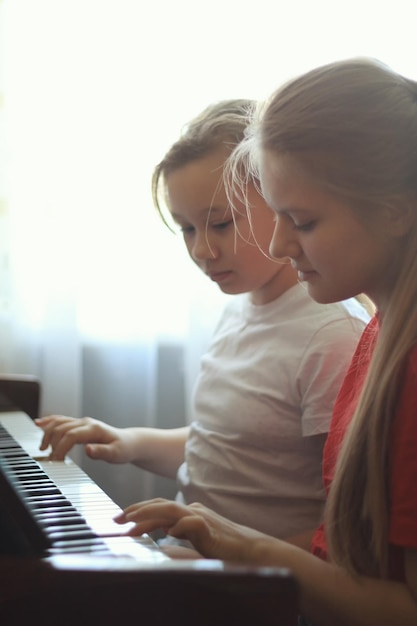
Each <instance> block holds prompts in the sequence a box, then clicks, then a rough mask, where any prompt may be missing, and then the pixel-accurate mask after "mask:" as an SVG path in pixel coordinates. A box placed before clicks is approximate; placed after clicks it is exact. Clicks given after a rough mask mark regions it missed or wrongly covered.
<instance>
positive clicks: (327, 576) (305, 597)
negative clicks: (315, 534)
mask: <svg viewBox="0 0 417 626" xmlns="http://www.w3.org/2000/svg"><path fill="white" fill-rule="evenodd" d="M275 546H277V544H275V542H273V541H272V542H271V541H270V540H269V539H268V540H265V541H264V540H262V539H261V540H260V541H259V542H257V544H256V546H255V547H254V551H253V552H252V555H251V561H252V562H257V563H259V564H261V563H262V564H271V565H277V563H278V564H280V565H282V566H283V567H288V568H289V570H290V571H291V572H292V573H293V574H294V576H295V578H296V579H297V580H298V582H299V584H300V589H301V598H300V600H301V611H302V613H303V615H305V616H306V617H307V618H308V619H309V620H310V621H311V622H312V623H313V624H314V626H335V624H337V626H393V624H395V626H415V624H417V604H416V602H415V601H414V599H413V596H412V594H411V593H410V591H409V588H408V587H407V585H405V584H402V583H397V582H393V581H382V580H377V579H371V578H365V577H358V578H357V579H354V578H352V577H350V576H349V575H348V574H346V572H344V571H343V570H342V569H341V568H339V567H337V566H335V565H332V564H329V563H326V562H324V561H322V560H321V559H319V558H317V557H315V556H313V555H312V554H309V553H307V552H305V551H303V550H300V549H298V548H295V547H293V546H291V545H288V544H284V545H283V544H282V543H281V544H280V545H279V548H278V546H277V547H275Z"/></svg>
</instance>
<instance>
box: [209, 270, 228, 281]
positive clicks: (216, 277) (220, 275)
mask: <svg viewBox="0 0 417 626" xmlns="http://www.w3.org/2000/svg"><path fill="white" fill-rule="evenodd" d="M231 273H232V272H231V271H230V270H226V271H224V272H209V273H208V274H207V275H208V277H209V278H210V279H211V280H212V281H214V282H216V283H219V282H222V281H223V280H225V279H226V278H229V276H230V275H231Z"/></svg>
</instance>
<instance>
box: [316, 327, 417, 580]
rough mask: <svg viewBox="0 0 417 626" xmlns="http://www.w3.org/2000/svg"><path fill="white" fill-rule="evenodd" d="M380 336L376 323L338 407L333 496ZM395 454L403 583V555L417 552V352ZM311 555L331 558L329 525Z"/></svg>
mask: <svg viewBox="0 0 417 626" xmlns="http://www.w3.org/2000/svg"><path fill="white" fill-rule="evenodd" d="M378 330H379V326H378V320H377V318H376V317H374V318H373V319H372V320H371V321H370V323H369V324H368V326H367V327H366V328H365V330H364V332H363V334H362V337H361V339H360V341H359V344H358V347H357V349H356V351H355V354H354V356H353V358H352V362H351V365H350V368H349V370H348V372H347V374H346V377H345V380H344V382H343V384H342V387H341V389H340V392H339V394H338V397H337V399H336V402H335V406H334V410H333V416H332V423H331V426H330V432H329V436H328V438H327V442H326V445H325V448H324V454H323V482H324V486H325V488H326V491H327V492H328V491H329V488H330V485H331V482H332V479H333V476H334V469H335V464H336V459H337V455H338V452H339V449H340V445H341V442H342V440H343V437H344V434H345V432H346V429H347V427H348V425H349V422H350V420H351V418H352V415H353V412H354V410H355V407H356V403H357V400H358V396H359V394H360V391H361V389H362V385H363V382H364V378H365V376H366V373H367V370H368V366H369V362H370V359H371V356H372V352H373V349H374V346H375V342H376V339H377V336H378ZM390 454H391V470H390V471H391V482H390V485H391V486H390V502H391V511H390V524H389V541H390V572H391V576H392V578H395V579H397V580H402V579H403V578H404V569H403V550H402V549H403V548H407V547H408V548H417V347H416V348H415V349H413V350H412V352H411V354H410V356H409V358H408V361H407V364H406V369H405V372H404V383H403V387H402V389H401V391H400V396H399V404H398V412H397V415H396V417H395V420H394V423H393V430H392V441H391V450H390ZM311 551H312V552H313V554H316V555H317V556H319V557H320V558H322V559H326V558H327V546H326V538H325V530H324V526H323V525H321V526H320V527H319V528H318V529H317V531H316V533H315V535H314V537H313V541H312V546H311Z"/></svg>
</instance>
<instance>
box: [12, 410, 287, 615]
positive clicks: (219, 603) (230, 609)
mask: <svg viewBox="0 0 417 626" xmlns="http://www.w3.org/2000/svg"><path fill="white" fill-rule="evenodd" d="M1 433H3V438H1ZM40 437H41V433H40V431H39V429H38V428H37V427H36V426H35V425H34V424H33V422H32V420H31V419H30V418H29V417H28V416H27V415H26V414H25V413H23V412H20V411H10V412H5V413H2V412H0V533H1V537H0V624H1V625H2V626H8V625H12V624H13V625H14V624H16V625H26V624H29V623H30V622H31V623H35V624H37V623H42V624H44V625H45V626H49V625H54V624H57V625H59V626H61V625H62V626H65V625H67V624H68V625H70V624H71V625H73V624H79V625H84V624H102V625H104V626H110V624H112V625H113V624H115V623H122V622H129V623H130V622H132V620H133V623H144V622H145V623H152V624H155V625H157V626H159V625H161V626H162V625H164V626H165V625H166V624H169V623H175V624H177V623H178V624H183V625H185V626H191V625H193V626H194V625H198V626H209V625H210V626H212V625H215V626H235V625H241V626H270V625H271V626H272V625H274V626H296V624H297V608H298V588H297V584H296V582H295V580H294V579H293V577H292V576H291V574H290V573H289V572H288V571H286V570H283V569H280V568H270V567H259V568H250V567H242V566H237V565H234V564H232V563H225V562H222V561H216V560H207V559H197V560H189V561H186V560H182V561H179V560H172V559H168V558H167V557H166V556H165V555H164V554H163V553H162V552H161V551H160V550H159V549H158V548H157V546H156V545H155V544H154V543H153V541H152V539H151V538H150V537H148V536H144V537H141V538H138V539H133V538H131V537H126V536H124V535H121V532H123V530H122V531H121V529H120V526H118V525H116V524H114V523H113V522H112V517H113V515H115V514H116V513H117V512H118V511H119V510H120V509H119V508H118V507H117V505H116V504H115V503H114V502H112V501H111V500H110V498H108V496H107V495H106V494H105V493H104V492H103V491H102V490H101V489H100V488H99V487H98V486H97V485H95V483H93V482H92V481H91V479H89V477H88V476H87V475H86V474H85V473H84V472H82V470H81V469H80V468H78V467H77V466H76V465H75V464H74V463H73V462H72V461H71V460H70V459H67V460H66V461H64V462H61V463H57V462H50V461H49V460H48V458H47V457H46V455H45V454H43V456H40V453H39V442H40ZM11 442H12V443H11ZM11 448H12V449H11ZM16 455H17V459H16ZM20 458H22V459H23V461H24V464H23V469H22V468H21V463H20ZM21 471H22V472H23V475H21V474H20V472H21ZM37 471H39V472H40V473H41V474H43V478H41V484H40V485H38V484H37V483H34V482H33V481H34V480H35V479H36V480H37V477H36V476H35V477H34V478H32V472H35V474H36V473H37ZM27 475H29V483H28V485H29V486H28V485H27V484H26V476H27ZM45 475H46V477H45ZM50 482H52V483H53V487H54V488H53V489H51V488H50ZM42 483H43V484H42ZM45 485H46V491H45V492H44V491H43V489H44V486H45ZM38 489H40V491H39V492H38ZM55 490H58V491H59V494H58V495H56V491H55ZM43 494H45V495H43ZM48 498H49V499H51V504H52V500H54V498H58V500H57V505H56V506H58V507H61V504H60V502H61V501H62V499H63V500H64V504H65V506H64V507H63V508H64V516H65V515H67V516H69V513H67V512H66V511H67V509H66V508H65V507H68V506H70V507H71V508H72V510H74V509H75V512H74V514H71V521H70V522H68V525H67V528H69V530H68V531H66V530H65V526H64V527H63V526H62V525H61V524H60V522H59V526H56V527H55V528H54V526H53V525H52V526H50V525H49V518H48V515H49V514H50V515H52V517H53V518H54V519H55V518H56V517H58V515H57V514H56V513H55V510H54V512H53V513H50V510H51V507H50V506H49V503H48ZM46 504H48V506H46ZM53 506H55V505H53ZM68 510H69V509H68ZM60 514H61V513H59V515H60ZM45 516H46V517H45ZM76 517H80V520H81V526H80V527H78V526H77V525H76V524H78V520H76V521H75V522H74V523H73V518H74V519H75V518H76ZM45 520H46V521H45ZM46 522H48V523H46ZM53 524H57V522H56V521H54V522H53ZM80 528H81V530H80ZM124 530H125V529H124ZM90 531H92V533H93V535H94V537H93V539H91V540H90V538H89V532H90ZM85 533H86V534H85ZM90 542H91V545H90Z"/></svg>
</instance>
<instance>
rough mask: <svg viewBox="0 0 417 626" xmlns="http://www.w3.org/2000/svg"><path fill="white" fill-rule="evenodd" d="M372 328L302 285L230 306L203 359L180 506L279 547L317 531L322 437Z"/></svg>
mask: <svg viewBox="0 0 417 626" xmlns="http://www.w3.org/2000/svg"><path fill="white" fill-rule="evenodd" d="M368 320H369V316H368V315H367V313H366V312H365V310H364V309H363V308H362V307H361V306H360V305H359V304H358V302H357V301H356V300H349V301H347V302H344V303H335V304H327V305H323V304H318V303H316V302H315V301H314V300H312V299H311V298H310V296H309V295H308V293H307V292H306V290H305V289H304V287H302V286H301V285H296V286H294V287H292V288H291V289H289V290H288V291H287V292H286V293H284V294H283V295H282V296H281V297H279V298H278V299H277V300H275V301H274V302H271V303H269V304H266V305H262V306H255V305H253V304H251V302H250V300H249V297H248V295H247V294H245V295H242V296H236V297H235V298H233V299H232V300H231V301H230V303H228V306H227V307H226V309H225V311H224V313H223V315H222V317H221V320H220V323H219V325H218V327H217V329H216V331H215V333H214V336H213V340H212V342H211V346H210V348H209V350H208V352H207V353H206V354H205V355H204V356H203V358H202V362H201V371H200V374H199V377H198V379H197V382H196V386H195V391H194V401H193V407H194V419H193V421H192V423H191V425H190V435H189V438H188V441H187V443H186V448H185V462H184V463H183V464H182V465H181V467H180V468H179V470H178V475H177V481H178V486H179V492H178V494H177V500H178V501H180V502H186V503H187V504H190V503H191V502H201V503H203V504H205V505H207V506H208V507H210V508H211V509H213V510H214V511H216V512H218V513H220V514H221V515H224V516H225V517H227V518H229V519H231V520H233V521H236V522H238V523H241V524H245V525H247V526H250V527H252V528H255V529H257V530H260V531H263V532H265V533H268V534H270V535H273V536H276V537H288V536H291V535H296V534H298V533H301V532H304V531H306V530H309V529H312V528H315V527H316V526H317V525H318V523H319V522H320V521H321V517H322V511H323V503H324V498H325V494H324V489H323V484H322V474H321V461H322V449H323V444H324V439H325V436H323V434H324V433H327V431H328V428H329V423H330V418H331V414H332V409H333V404H334V401H335V397H336V394H337V392H338V390H339V387H340V385H341V382H342V380H343V378H344V375H345V372H346V370H347V368H348V365H349V363H350V360H351V357H352V354H353V352H354V349H355V347H356V344H357V342H358V340H359V337H360V335H361V333H362V330H363V328H364V326H365V324H366V323H367V321H368ZM320 434H321V435H322V436H321V437H320V436H319V437H315V436H314V435H320Z"/></svg>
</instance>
